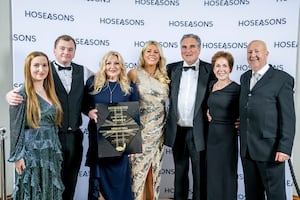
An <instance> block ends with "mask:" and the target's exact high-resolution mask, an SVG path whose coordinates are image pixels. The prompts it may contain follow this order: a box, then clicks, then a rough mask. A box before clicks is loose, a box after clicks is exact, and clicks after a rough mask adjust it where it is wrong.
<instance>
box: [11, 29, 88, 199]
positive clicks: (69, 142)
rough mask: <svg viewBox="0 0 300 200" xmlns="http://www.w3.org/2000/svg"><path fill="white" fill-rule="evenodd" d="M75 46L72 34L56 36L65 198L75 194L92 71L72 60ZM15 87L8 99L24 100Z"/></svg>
mask: <svg viewBox="0 0 300 200" xmlns="http://www.w3.org/2000/svg"><path fill="white" fill-rule="evenodd" d="M75 50H76V43H75V40H74V39H73V38H72V37H71V36H69V35H61V36H59V37H58V38H57V39H56V40H55V43H54V56H55V61H53V62H51V67H52V73H53V79H54V84H55V90H56V94H57V96H58V99H59V101H60V103H61V106H62V109H63V120H62V124H61V127H60V128H59V132H58V136H59V139H60V142H61V145H62V152H63V165H62V181H63V183H64V186H65V190H64V192H63V199H64V200H73V198H74V193H75V188H76V183H77V176H78V172H79V169H80V165H81V160H82V153H83V146H82V140H83V133H82V131H81V130H80V128H79V127H80V126H81V124H82V118H81V110H82V109H81V104H82V98H83V90H84V77H86V76H87V75H88V70H85V69H84V67H83V66H81V65H78V64H75V63H73V62H72V60H73V58H74V56H75ZM15 91H16V90H13V91H11V92H9V93H8V94H7V95H6V99H7V101H8V103H9V104H11V105H17V104H19V103H21V102H22V101H23V99H22V96H20V95H18V94H17V93H16V92H15Z"/></svg>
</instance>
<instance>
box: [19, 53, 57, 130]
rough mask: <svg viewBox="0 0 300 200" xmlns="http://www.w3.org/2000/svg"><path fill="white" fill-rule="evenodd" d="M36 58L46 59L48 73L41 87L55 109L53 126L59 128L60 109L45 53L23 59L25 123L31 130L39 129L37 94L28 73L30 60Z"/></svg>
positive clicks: (39, 115) (39, 117)
mask: <svg viewBox="0 0 300 200" xmlns="http://www.w3.org/2000/svg"><path fill="white" fill-rule="evenodd" d="M38 56H44V57H45V58H46V59H47V63H48V68H49V71H48V75H47V77H46V78H45V80H44V83H43V86H44V89H45V91H46V94H47V97H48V98H49V99H50V100H51V102H52V104H53V105H54V106H55V108H56V118H55V124H56V125H58V126H60V123H61V121H62V108H61V105H60V102H59V100H58V97H57V95H56V92H55V86H54V81H53V76H52V69H51V66H50V62H49V59H48V56H47V55H46V54H45V53H43V52H40V51H34V52H31V53H30V54H29V55H28V56H27V57H26V59H25V65H24V87H25V91H26V95H27V101H26V118H27V123H28V125H29V126H30V127H32V128H39V121H40V119H41V107H40V103H39V101H38V98H37V94H36V93H35V89H34V84H33V79H32V76H31V72H30V66H31V61H32V59H34V58H35V57H38Z"/></svg>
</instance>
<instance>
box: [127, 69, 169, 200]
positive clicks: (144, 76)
mask: <svg viewBox="0 0 300 200" xmlns="http://www.w3.org/2000/svg"><path fill="white" fill-rule="evenodd" d="M137 88H138V92H139V103H140V109H141V124H142V131H141V135H142V141H143V152H142V153H141V154H137V155H135V156H132V157H131V167H132V180H133V187H132V188H133V193H134V199H139V200H140V199H141V197H142V193H143V191H144V186H145V181H146V177H147V174H148V171H149V169H150V167H151V166H152V174H153V189H154V199H158V196H159V185H160V169H161V164H162V156H163V151H162V150H163V131H164V127H165V123H166V101H167V99H168V93H169V87H168V85H167V84H163V83H161V82H159V81H158V80H156V79H155V78H153V77H151V76H150V75H149V74H148V73H147V72H146V71H145V70H144V69H143V68H137Z"/></svg>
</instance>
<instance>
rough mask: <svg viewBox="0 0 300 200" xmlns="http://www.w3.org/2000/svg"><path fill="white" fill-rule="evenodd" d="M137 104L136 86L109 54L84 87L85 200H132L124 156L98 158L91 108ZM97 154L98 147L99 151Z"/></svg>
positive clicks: (115, 54) (94, 116) (118, 60)
mask: <svg viewBox="0 0 300 200" xmlns="http://www.w3.org/2000/svg"><path fill="white" fill-rule="evenodd" d="M128 101H138V94H137V90H136V86H135V84H134V83H131V82H130V81H129V80H128V78H127V76H126V68H125V64H124V61H123V58H122V56H121V55H120V53H118V52H116V51H109V52H108V53H106V54H105V55H104V56H103V58H102V61H101V63H100V70H99V71H98V72H97V73H96V74H95V75H94V76H91V77H90V78H89V79H88V80H87V82H86V86H85V95H84V102H85V103H84V104H85V105H84V106H85V107H86V108H85V112H86V113H87V114H88V116H89V118H90V122H89V149H88V153H87V163H86V164H87V166H89V167H90V179H89V194H88V199H89V200H98V198H99V196H100V193H101V194H102V195H103V197H104V198H105V200H117V199H122V200H132V199H133V195H132V190H131V177H130V165H129V159H128V155H127V154H126V153H123V154H122V155H121V156H115V157H105V158H98V143H97V130H96V128H95V125H96V123H95V122H97V110H96V109H95V104H97V103H103V104H110V103H119V102H128ZM99 151H101V147H99Z"/></svg>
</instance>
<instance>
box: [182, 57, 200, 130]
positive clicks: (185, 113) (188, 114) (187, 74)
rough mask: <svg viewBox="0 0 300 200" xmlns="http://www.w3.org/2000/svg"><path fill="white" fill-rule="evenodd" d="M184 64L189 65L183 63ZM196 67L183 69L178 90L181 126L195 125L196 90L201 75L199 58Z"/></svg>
mask: <svg viewBox="0 0 300 200" xmlns="http://www.w3.org/2000/svg"><path fill="white" fill-rule="evenodd" d="M183 66H184V67H185V66H189V65H187V63H185V62H184V63H183ZM190 66H195V67H196V69H195V70H192V69H189V70H187V71H185V70H183V71H182V75H181V79H180V86H179V92H178V105H177V106H178V117H179V119H178V122H177V124H178V125H179V126H181V127H193V120H194V110H195V101H196V92H197V85H198V76H199V60H198V61H197V62H196V63H194V64H193V65H190Z"/></svg>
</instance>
